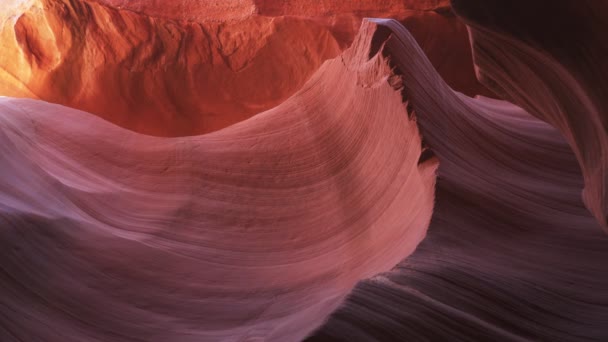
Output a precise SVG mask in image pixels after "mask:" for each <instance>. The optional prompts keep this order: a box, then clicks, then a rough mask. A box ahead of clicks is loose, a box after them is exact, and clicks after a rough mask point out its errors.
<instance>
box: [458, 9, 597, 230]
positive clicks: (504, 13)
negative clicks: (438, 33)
mask: <svg viewBox="0 0 608 342" xmlns="http://www.w3.org/2000/svg"><path fill="white" fill-rule="evenodd" d="M453 4H454V6H455V9H456V10H457V12H458V14H459V15H460V16H461V17H462V18H463V19H464V20H465V22H466V23H467V25H468V26H469V30H470V36H471V40H472V46H473V53H474V56H475V64H476V66H477V72H478V75H479V78H480V80H481V81H482V82H484V83H485V84H486V85H487V86H488V87H490V88H491V89H492V90H494V91H495V92H496V93H498V94H500V95H501V96H502V97H504V98H505V99H507V100H510V101H512V102H514V103H516V104H518V105H520V106H522V107H523V108H525V109H526V110H528V111H529V112H530V113H531V114H532V115H534V116H536V117H538V118H540V119H542V120H544V121H546V122H548V123H550V124H551V125H552V126H554V127H556V128H557V129H559V130H560V132H561V133H562V134H563V135H564V137H566V140H567V141H568V143H569V144H570V146H572V148H573V150H574V152H575V154H576V157H577V159H578V160H579V163H580V165H581V168H582V170H583V176H584V179H585V189H584V191H583V199H584V201H585V204H586V205H587V207H588V208H589V210H590V211H591V212H592V213H593V215H594V216H595V218H596V219H597V220H598V222H600V224H601V225H602V226H603V228H604V230H606V232H608V40H607V39H606V32H608V22H607V21H606V18H605V14H606V13H608V2H605V1H594V0H583V1H560V2H557V3H553V2H551V3H550V4H548V3H547V2H542V1H538V2H535V3H533V4H531V3H530V2H529V1H512V2H505V1H499V0H491V1H484V3H483V4H480V3H479V2H478V1H469V0H454V1H453ZM538 13H542V15H543V16H544V17H547V18H551V19H550V20H539V18H538Z"/></svg>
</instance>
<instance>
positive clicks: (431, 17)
mask: <svg viewBox="0 0 608 342" xmlns="http://www.w3.org/2000/svg"><path fill="white" fill-rule="evenodd" d="M20 4H21V5H20V6H8V7H7V8H11V9H10V10H8V9H5V10H4V12H3V11H2V10H0V17H2V18H4V19H3V20H0V24H2V27H1V28H0V30H1V31H0V43H1V44H2V46H3V53H2V54H1V55H0V95H5V96H13V97H29V98H38V99H42V100H45V101H49V102H53V103H58V104H63V105H66V106H70V107H73V108H77V109H81V110H85V111H88V112H91V113H94V114H97V115H99V116H100V117H102V118H104V119H106V120H108V121H111V122H113V123H115V124H118V125H120V126H122V127H125V128H128V129H131V130H134V131H137V132H140V133H145V134H151V135H157V136H185V135H195V134H200V133H206V132H211V131H215V130H218V129H221V128H224V127H226V126H229V125H231V124H234V123H236V122H239V121H242V120H244V119H246V118H248V117H251V116H252V115H254V114H256V113H259V112H261V111H263V110H267V109H270V108H272V107H275V106H277V105H278V104H280V103H281V102H283V101H284V100H285V99H287V98H288V97H289V96H291V95H293V94H294V93H295V92H296V91H297V90H298V89H300V88H301V87H302V85H303V84H304V83H305V82H306V81H307V80H308V78H309V77H310V76H311V75H312V74H313V72H315V71H316V70H317V69H318V68H319V66H320V65H321V63H322V62H323V61H325V60H327V59H329V58H334V57H335V56H337V55H338V54H339V53H340V52H341V50H343V49H344V48H346V47H348V46H349V45H350V43H351V42H352V40H353V38H354V36H355V34H356V32H357V30H358V28H359V25H360V21H361V16H363V15H370V14H374V13H378V12H377V11H372V10H371V9H372V8H373V7H374V6H371V3H368V4H367V5H365V4H359V5H358V6H359V7H353V8H348V7H345V8H341V7H340V8H335V10H337V11H342V12H337V13H339V14H338V15H335V16H331V17H329V16H326V17H315V18H312V17H310V18H305V17H294V16H289V17H284V16H278V17H273V16H261V15H253V16H250V15H246V16H240V15H239V18H232V19H230V20H228V19H226V18H224V17H221V16H220V17H217V18H216V17H215V16H216V15H219V14H218V13H219V12H222V13H233V14H234V13H236V12H235V11H232V10H231V8H232V7H234V6H237V5H238V6H237V7H239V6H241V5H242V2H234V1H233V2H200V1H198V2H197V1H190V2H187V1H182V2H169V4H173V5H169V7H168V8H166V7H164V6H162V7H158V5H159V4H158V3H157V2H154V1H139V2H128V3H125V4H124V5H125V6H126V9H125V8H120V6H119V5H121V4H122V2H111V4H113V5H114V6H117V7H108V6H107V4H106V3H103V4H102V3H99V2H94V1H88V0H73V1H68V0H30V1H27V2H24V3H20ZM220 4H221V5H220ZM276 4H278V3H276ZM26 5H27V6H26ZM364 5H365V6H364ZM171 6H175V7H171ZM197 6H198V7H197ZM400 6H401V7H399V8H395V9H394V11H395V13H394V14H393V15H392V16H393V17H397V18H400V19H402V20H403V21H404V22H406V24H407V25H408V27H410V28H411V29H413V30H414V32H415V33H416V34H417V35H418V36H419V37H420V39H421V41H422V42H423V46H424V47H425V52H427V53H428V54H429V55H430V56H431V58H432V60H433V61H434V62H435V63H436V65H437V66H438V68H439V70H440V72H442V73H444V76H445V77H446V79H447V80H448V81H449V82H451V84H452V85H453V86H455V87H456V88H457V89H460V90H462V91H465V92H467V93H469V94H478V93H484V94H487V91H484V90H483V88H482V87H481V86H480V85H479V84H478V83H477V81H476V80H475V77H474V72H473V68H472V64H471V62H470V60H471V55H470V52H469V44H468V40H467V33H466V30H465V26H464V25H463V24H461V23H459V22H458V21H457V19H456V18H455V17H453V16H452V15H450V14H448V13H443V14H439V13H436V12H428V11H413V10H406V8H409V6H410V5H406V4H402V5H400ZM216 7H217V8H216ZM412 7H413V8H419V7H417V6H413V5H412ZM173 8H174V9H175V10H176V11H177V12H175V13H173ZM197 8H198V9H197ZM214 8H215V9H214ZM239 8H240V7H239ZM315 8H317V7H315ZM331 8H333V7H331ZM391 8H392V7H390V6H389V7H386V8H384V10H383V11H385V12H386V14H387V15H389V14H390V11H391ZM429 8H432V7H429ZM155 9H156V10H155ZM159 9H161V10H162V12H163V13H165V14H166V16H164V17H163V16H159V17H156V16H155V15H159V14H160V13H157V12H158V10H159ZM425 9H427V8H425ZM133 10H139V11H140V12H137V11H133ZM197 11H198V12H199V13H206V15H207V16H208V17H205V18H206V19H205V18H203V19H200V21H185V20H183V18H181V19H180V20H177V19H176V18H175V17H176V16H177V17H179V16H178V14H183V13H184V12H188V13H197ZM218 11H219V12H218ZM292 11H295V9H291V10H289V9H283V10H281V11H279V12H278V13H275V12H273V13H274V14H276V15H283V14H292ZM245 12H247V13H249V12H251V11H250V10H246V11H245ZM385 12H382V13H385ZM172 13H173V14H172ZM311 14H315V13H311ZM317 14H319V15H320V14H321V12H319V13H317ZM241 17H242V18H241ZM209 18H216V19H215V20H210V19H209ZM463 62H464V63H463ZM460 65H464V67H462V66H460Z"/></svg>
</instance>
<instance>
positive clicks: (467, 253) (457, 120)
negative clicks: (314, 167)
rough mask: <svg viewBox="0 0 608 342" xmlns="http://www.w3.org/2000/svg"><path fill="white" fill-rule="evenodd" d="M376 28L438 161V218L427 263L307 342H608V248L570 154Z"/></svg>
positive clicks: (398, 37) (420, 258)
mask: <svg viewBox="0 0 608 342" xmlns="http://www.w3.org/2000/svg"><path fill="white" fill-rule="evenodd" d="M377 24H379V25H380V26H379V28H378V29H377V31H376V32H377V33H376V38H375V39H376V41H377V42H378V44H377V45H378V46H382V47H383V53H384V54H386V55H387V56H390V59H391V61H392V63H393V66H394V67H395V70H396V71H395V72H396V74H397V75H399V77H400V78H401V79H402V81H401V82H402V84H403V86H404V89H403V96H404V99H405V100H406V101H407V103H408V105H409V107H410V108H411V110H412V112H413V113H415V116H416V117H417V122H418V124H419V125H420V127H421V132H422V135H423V137H424V141H425V143H426V144H428V146H429V148H430V149H431V150H432V151H433V152H434V153H435V154H436V155H437V158H438V159H439V161H440V166H439V170H438V181H437V201H436V206H435V209H434V213H433V218H432V221H431V225H430V227H429V232H428V235H427V237H426V238H425V240H424V241H423V242H422V243H421V245H420V247H419V248H418V249H417V250H416V252H415V253H414V254H412V255H411V256H410V257H408V258H407V259H406V260H405V261H403V262H402V263H401V264H400V265H399V266H398V267H397V268H396V269H394V270H392V271H391V272H388V273H385V274H382V275H379V276H377V277H374V278H373V279H371V280H367V281H364V282H362V283H361V284H360V285H359V286H357V288H356V289H355V291H354V292H353V294H352V295H351V296H350V297H349V299H348V300H347V302H346V303H345V305H344V306H343V307H342V308H341V309H340V310H338V311H337V312H336V313H335V314H334V315H333V316H332V318H331V319H330V320H329V322H328V323H327V324H326V325H325V326H324V327H323V328H322V329H320V331H318V332H317V333H316V334H315V335H314V336H312V337H311V338H310V339H308V341H350V342H352V341H355V342H356V341H362V342H363V341H366V342H367V341H403V340H413V341H427V340H429V341H448V340H449V341H471V340H481V341H602V340H604V339H605V338H606V337H607V336H608V330H607V329H606V324H605V322H606V317H608V292H606V289H608V277H607V276H606V274H607V272H608V263H606V260H607V258H608V249H607V248H606V246H608V236H606V235H605V234H604V233H603V232H602V231H601V230H600V229H599V227H598V225H597V223H596V222H595V220H594V219H593V218H592V217H591V215H590V214H589V213H588V211H587V210H586V209H585V207H584V205H583V203H582V201H581V198H580V191H581V188H582V187H583V179H582V176H581V172H580V169H579V168H578V165H577V162H576V158H575V155H574V154H573V153H572V151H571V149H570V148H569V146H568V144H567V143H566V141H565V140H564V139H563V138H562V137H561V136H560V134H559V132H558V131H557V130H555V129H554V128H552V127H551V126H549V125H548V124H546V123H544V122H541V121H540V120H538V119H536V118H534V117H532V116H531V115H530V114H528V113H526V112H525V111H523V110H522V109H521V108H519V107H516V106H514V105H512V104H510V103H508V102H505V101H497V100H492V99H488V98H483V97H480V98H475V99H472V98H468V97H466V96H462V95H460V94H458V93H455V92H453V91H452V90H451V89H449V88H448V87H447V85H446V84H445V83H444V82H443V81H442V80H441V78H440V77H439V75H438V74H437V73H436V72H435V71H434V70H433V67H432V65H431V63H430V62H429V61H428V59H427V58H426V57H425V56H424V55H423V53H422V51H421V49H420V48H419V47H418V46H417V44H416V42H415V40H414V38H413V37H412V36H411V35H410V34H409V33H408V32H407V31H406V30H405V29H404V28H403V27H402V26H401V25H399V23H397V22H395V21H385V20H375V21H374V23H369V24H368V25H377Z"/></svg>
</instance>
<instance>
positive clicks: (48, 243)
mask: <svg viewBox="0 0 608 342" xmlns="http://www.w3.org/2000/svg"><path fill="white" fill-rule="evenodd" d="M487 3H488V4H490V5H491V4H493V5H494V6H498V5H497V4H498V3H500V2H498V1H488V2H487ZM582 5H585V2H583V3H582ZM598 6H599V5H598ZM455 7H456V9H457V11H458V13H461V14H462V15H465V16H466V18H467V19H466V20H467V22H468V23H469V24H470V25H471V29H470V33H471V36H472V38H473V49H474V51H475V58H476V63H477V67H478V72H479V75H480V77H481V78H482V79H483V80H484V81H485V82H486V83H487V84H489V85H491V86H492V87H493V89H495V90H496V91H497V92H498V93H499V94H503V95H504V96H505V97H507V98H509V99H512V100H513V101H515V102H517V103H519V104H521V106H522V107H524V108H523V109H522V107H518V106H516V105H514V104H512V103H509V102H506V101H500V100H494V99H489V98H486V97H477V98H470V97H467V96H465V95H463V94H461V93H459V92H456V91H454V90H452V89H451V88H450V87H449V86H448V84H447V83H446V82H445V81H444V80H443V79H442V77H441V76H440V74H438V72H437V71H436V70H435V67H434V66H433V65H432V63H431V61H430V60H429V59H428V58H427V57H426V56H425V50H424V49H423V48H421V47H420V46H419V45H418V43H417V42H416V40H415V39H414V37H413V36H412V35H411V34H410V33H409V32H408V31H407V30H406V29H405V28H404V27H403V26H402V25H401V24H400V23H399V22H397V21H392V20H377V19H373V20H367V21H365V22H364V24H363V26H362V27H361V29H360V31H359V35H358V37H357V39H355V41H354V43H353V44H352V47H351V48H350V49H349V50H347V51H346V52H345V53H343V54H342V55H341V56H339V57H338V58H335V59H333V60H331V61H329V62H326V63H325V64H323V65H322V66H321V68H320V69H319V70H318V71H317V72H316V73H315V74H314V76H312V78H311V79H310V80H309V81H308V82H307V83H306V84H305V85H304V87H303V88H302V89H301V90H300V91H298V92H297V93H296V94H295V95H294V96H292V97H290V98H289V99H288V100H286V101H285V102H284V103H282V104H281V105H279V106H277V107H276V108H274V109H271V110H269V111H265V112H262V113H260V114H258V115H256V116H254V117H252V118H249V119H247V120H245V121H242V122H240V123H238V124H235V125H233V126H230V127H227V128H225V129H223V130H220V131H217V132H214V133H210V134H206V135H201V136H195V137H179V138H157V137H149V136H144V135H140V134H138V133H135V132H133V131H130V130H125V129H123V128H120V127H117V126H115V125H113V124H111V123H108V122H106V121H103V120H101V119H99V118H97V117H95V116H94V115H92V114H89V113H86V112H80V111H77V110H73V109H69V108H65V107H61V106H58V105H52V104H48V103H46V102H42V101H34V100H23V99H21V100H19V99H9V98H3V99H2V100H1V102H0V143H1V144H0V148H1V149H2V152H1V153H0V170H2V171H1V172H2V173H1V174H0V220H2V226H1V227H2V229H0V244H1V245H2V246H1V248H0V253H1V254H0V270H2V272H0V286H2V288H1V291H0V294H1V297H0V303H1V304H2V305H0V314H1V315H2V317H3V318H4V319H3V320H2V321H0V340H2V341H4V340H7V341H12V340H15V341H19V340H44V341H83V340H85V341H86V340H93V341H106V340H116V341H121V340H122V341H133V340H144V341H165V340H172V341H173V340H175V341H200V340H204V341H207V340H209V341H235V340H236V341H239V340H245V341H247V340H264V341H290V340H293V341H298V340H301V339H303V338H305V337H306V336H308V335H309V334H312V335H311V336H310V337H309V340H310V341H315V340H320V341H332V340H334V341H374V340H377V341H403V340H414V341H417V340H433V341H434V340H438V341H441V340H449V341H470V340H491V341H528V340H533V341H538V340H541V341H604V340H606V339H608V329H607V327H606V317H608V291H607V290H608V276H606V274H608V272H607V271H608V263H606V261H605V260H607V259H608V248H606V246H607V245H608V237H607V236H606V235H605V234H604V233H603V232H602V231H601V229H600V225H601V224H603V223H604V222H603V221H602V217H601V206H602V203H603V202H602V198H603V197H602V193H603V192H602V189H603V188H602V185H601V184H603V183H602V182H601V180H602V178H601V175H602V172H601V171H602V170H603V169H602V168H601V167H599V168H598V167H597V165H601V163H602V162H603V158H604V154H603V152H601V151H603V150H602V149H603V145H602V142H603V141H604V140H602V139H605V132H604V133H602V131H601V129H599V127H603V126H599V127H598V126H595V125H593V124H592V123H594V122H596V121H594V120H599V119H597V118H598V117H601V113H602V112H593V111H590V109H593V108H603V107H602V106H604V105H605V97H602V96H601V92H602V91H603V90H602V89H595V90H594V91H595V93H593V92H589V93H586V90H585V89H587V88H586V87H588V89H589V90H590V89H591V87H592V84H593V83H592V82H590V81H589V80H590V79H591V72H589V71H588V70H586V68H585V67H583V66H580V65H578V64H576V63H574V62H572V64H568V63H567V59H563V56H562V55H560V54H557V53H554V55H551V51H552V50H551V49H550V48H548V47H546V46H545V47H544V48H542V45H539V46H536V48H531V47H530V46H534V44H533V42H534V40H531V38H526V37H525V36H519V37H518V36H517V35H515V34H514V33H511V36H508V35H507V33H505V32H507V31H508V30H507V29H505V28H502V29H499V28H498V26H497V27H494V28H492V26H490V25H489V24H488V23H487V22H484V21H483V20H482V19H479V18H483V16H484V15H489V13H492V12H491V11H490V10H484V11H481V12H479V13H476V12H470V9H471V8H473V5H472V2H470V3H469V2H468V1H458V2H456V4H455ZM480 8H481V7H480ZM495 8H498V7H495ZM557 8H561V7H559V6H558V7H557ZM581 8H586V9H585V10H582V9H581V11H582V12H580V13H579V12H577V11H573V13H572V15H573V17H574V18H577V17H578V15H579V14H580V16H581V17H584V15H583V14H584V13H583V12H585V11H587V10H589V8H592V7H585V6H582V7H581ZM467 9H469V12H467ZM596 9H600V7H597V8H596ZM581 13H583V14H581ZM505 14H509V12H505ZM587 14H589V13H587ZM587 14H585V15H587ZM507 17H509V16H507ZM591 19H592V18H591ZM511 20H513V19H511ZM490 22H491V21H490ZM590 22H594V20H591V21H590ZM522 23H525V20H524V21H522ZM596 24H597V23H596ZM484 25H485V26H484ZM598 25H599V24H598ZM522 27H526V26H525V25H523V24H522ZM549 28H550V27H549ZM537 29H539V28H537ZM547 29H548V28H545V30H547ZM500 30H502V31H500ZM525 30H526V32H530V33H529V35H530V37H534V33H532V32H535V30H534V28H533V27H527V28H525ZM539 30H540V29H539ZM499 31H500V32H499ZM501 32H502V33H501ZM577 32H578V33H580V32H579V31H576V30H575V31H574V32H573V33H572V36H565V37H564V39H571V41H573V40H574V38H575V37H578V36H577ZM501 34H502V37H503V38H505V37H509V39H510V40H508V41H509V42H511V43H514V42H517V44H519V45H517V44H515V43H514V45H513V46H515V47H517V48H518V49H519V50H517V49H514V48H511V49H509V51H508V52H509V53H510V54H507V51H503V50H505V49H504V48H503V47H499V46H494V45H495V44H494V45H492V41H493V40H491V39H490V37H492V35H496V36H500V35H501ZM537 34H538V33H537ZM331 35H332V36H333V34H331ZM579 38H584V37H579ZM505 39H506V38H505ZM526 39H528V40H526ZM419 41H421V40H420V38H419ZM539 44H540V43H539ZM547 44H549V45H547V46H550V43H547ZM581 46H585V50H584V51H586V52H587V54H584V56H585V57H586V58H589V59H590V60H591V61H596V62H598V63H600V62H599V56H600V55H599V52H601V51H602V45H601V43H597V44H595V43H594V42H593V41H592V40H591V41H586V40H585V39H582V40H581ZM427 48H428V45H427ZM543 49H544V50H543ZM594 49H598V50H594ZM579 52H580V51H579ZM492 56H494V57H492ZM505 56H507V57H508V58H507V57H505ZM531 56H532V57H531ZM539 56H543V58H544V59H540V60H542V61H545V62H546V63H549V62H551V61H555V60H557V61H559V62H558V64H559V65H557V66H558V67H559V68H556V69H551V70H557V73H558V76H559V77H561V78H559V77H558V78H556V77H555V74H553V73H551V72H549V71H551V70H545V69H542V68H541V69H533V70H532V69H531V68H524V67H522V65H526V63H529V62H530V60H535V59H534V58H536V57H539ZM547 56H553V57H547ZM431 57H432V56H431ZM539 58H540V57H539ZM552 58H553V59H552ZM560 58H562V59H560ZM518 61H519V62H518ZM493 63H494V64H493ZM518 63H521V64H518ZM518 65H519V67H521V68H517V67H516V66H518ZM590 65H591V64H587V67H589V68H592V67H591V66H590ZM599 65H602V64H601V63H600V64H599ZM499 66H500V67H499ZM579 69H580V70H579ZM576 70H579V71H576ZM581 70H585V72H582V71H581ZM595 70H597V73H598V75H597V77H598V79H597V80H595V81H596V82H598V83H596V86H598V87H599V86H602V83H601V73H602V70H603V69H602V68H601V67H598V68H596V69H595ZM506 71H508V72H506ZM515 71H517V72H518V73H516V72H515ZM532 71H534V73H532ZM577 72H580V73H579V74H577ZM518 75H519V76H521V78H517V79H516V76H518ZM568 75H570V76H568ZM583 76H585V77H587V78H585V77H583ZM573 80H576V82H573V83H568V82H570V81H573ZM565 81H568V82H565ZM509 84H510V85H511V86H512V89H511V88H509V87H507V86H506V85H509ZM530 84H535V86H534V87H532V85H530ZM566 86H568V87H570V89H573V90H574V91H573V94H572V95H571V96H569V97H568V96H566V94H565V93H559V91H561V90H563V89H562V88H563V87H566ZM577 87H580V88H577ZM505 89H507V90H505ZM524 89H528V94H527V95H525V96H524ZM534 89H538V90H539V93H538V95H539V96H538V97H537V98H535V97H532V96H530V95H531V94H530V92H531V91H532V90H534ZM580 89H582V90H581V91H580V92H579V90H580ZM541 90H542V91H541ZM544 91H547V93H544ZM556 94H561V96H556ZM594 94H595V95H594ZM541 95H542V96H541ZM549 95H551V96H553V97H549ZM579 95H580V96H579ZM583 95H584V96H583ZM581 96H582V97H581ZM585 96H586V97H585ZM581 99H587V100H589V101H590V102H584V103H583V104H584V105H585V106H587V105H589V106H591V107H589V106H587V107H584V108H585V109H586V110H580V108H579V107H575V106H574V105H575V104H576V103H579V102H581V101H582V100H581ZM523 100H529V101H528V102H526V101H523ZM577 101H578V102H577ZM549 104H552V106H549ZM562 107H563V108H572V110H574V109H577V108H578V109H579V110H580V111H578V112H574V113H578V115H579V116H578V121H576V120H573V118H570V115H572V113H573V112H571V111H570V110H565V109H563V108H562ZM526 109H527V110H528V111H529V112H530V113H528V112H526ZM551 109H555V110H556V111H555V112H552V111H551ZM551 113H553V114H554V115H557V114H559V115H563V116H566V117H568V118H569V119H568V120H570V121H568V123H569V124H571V125H572V126H569V125H560V123H562V122H561V121H560V120H557V119H556V118H558V117H557V116H555V117H550V118H548V116H549V114H551ZM596 114H597V115H596ZM539 118H540V119H545V120H547V122H543V121H541V120H540V119H539ZM559 118H562V116H559ZM596 123H597V122H596ZM417 126H419V129H420V133H421V135H422V137H423V139H421V137H420V134H419V132H418V127H417ZM581 127H582V128H581ZM585 127H587V128H586V129H592V128H593V129H594V131H593V132H591V133H589V136H586V135H585V134H582V133H583V132H584V129H585ZM579 129H580V131H579ZM587 139H591V140H587ZM593 139H597V140H593ZM589 141H591V142H593V141H595V142H598V141H599V143H598V144H595V145H585V143H586V142H589ZM571 147H574V151H573V149H572V148H571ZM592 147H593V148H592ZM594 148H595V149H594ZM598 150H600V152H599V153H598ZM433 155H436V156H437V159H436V158H435V157H433ZM581 156H584V157H585V158H583V157H581ZM437 160H439V162H440V165H439V167H438V171H437V172H438V180H437V184H436V187H435V184H434V182H435V169H436V167H437V163H436V161H437ZM579 165H580V166H579ZM598 170H599V171H598ZM591 171H593V172H591ZM598 175H599V176H598ZM598 184H599V186H598ZM583 186H584V187H585V188H586V190H585V196H584V199H585V202H586V204H587V206H588V207H589V208H590V209H591V212H590V211H589V210H588V209H587V208H585V205H584V204H583V198H582V197H581V195H580V194H581V190H582V189H583ZM589 189H591V190H589ZM434 193H435V194H436V199H434V196H433V194H434ZM434 201H435V206H434V209H433V202H434ZM598 208H599V209H598ZM431 212H432V218H431ZM598 221H599V224H598ZM427 227H428V235H427V236H426V238H425V239H424V240H423V241H422V239H423V237H424V236H425V234H426V230H427ZM417 246H418V247H417ZM407 256H409V257H408V258H407V259H405V260H403V261H402V262H401V263H400V264H399V266H398V267H397V268H395V269H393V270H390V271H389V272H386V271H388V270H389V269H390V268H391V267H392V266H393V265H395V264H396V263H397V262H398V261H399V260H402V259H403V258H405V257H407ZM379 272H385V273H382V274H380V275H376V274H378V273H379ZM374 275H376V276H374ZM370 277H372V278H371V279H369V280H365V281H363V282H361V283H359V285H358V286H356V287H355V289H354V291H353V292H352V293H351V295H350V296H348V297H347V299H346V301H345V302H344V303H343V305H342V306H341V307H340V308H339V309H338V310H337V311H336V312H335V313H334V314H333V315H332V316H331V317H330V319H329V321H327V323H326V324H325V325H323V326H322V327H321V328H320V329H319V330H318V331H316V332H315V333H313V330H314V329H317V328H318V327H319V325H321V324H322V323H323V322H325V320H326V318H327V315H329V314H330V312H332V311H333V310H334V309H335V308H337V307H338V306H339V305H340V303H342V301H343V299H344V298H345V296H346V295H347V293H349V291H350V290H351V288H352V287H353V286H354V285H355V283H356V282H357V281H358V280H360V279H362V278H370Z"/></svg>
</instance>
